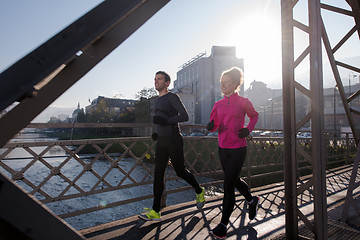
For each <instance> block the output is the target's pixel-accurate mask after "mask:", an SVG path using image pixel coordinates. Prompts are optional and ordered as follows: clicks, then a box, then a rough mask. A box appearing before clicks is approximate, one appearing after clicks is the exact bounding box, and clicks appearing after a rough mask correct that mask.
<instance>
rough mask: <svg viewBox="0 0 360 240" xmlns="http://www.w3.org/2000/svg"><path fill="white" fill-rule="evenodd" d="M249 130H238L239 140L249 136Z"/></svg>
mask: <svg viewBox="0 0 360 240" xmlns="http://www.w3.org/2000/svg"><path fill="white" fill-rule="evenodd" d="M249 133H250V132H249V129H247V128H242V129H240V130H239V134H238V135H239V138H245V137H247V136H249Z"/></svg>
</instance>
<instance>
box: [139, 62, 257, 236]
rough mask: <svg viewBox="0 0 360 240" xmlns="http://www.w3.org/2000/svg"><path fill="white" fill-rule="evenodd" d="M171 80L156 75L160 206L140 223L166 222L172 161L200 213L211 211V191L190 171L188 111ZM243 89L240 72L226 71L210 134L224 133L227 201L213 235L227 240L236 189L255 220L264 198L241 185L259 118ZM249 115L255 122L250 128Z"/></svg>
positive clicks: (222, 149)
mask: <svg viewBox="0 0 360 240" xmlns="http://www.w3.org/2000/svg"><path fill="white" fill-rule="evenodd" d="M170 81H171V79H170V76H169V75H168V74H167V73H166V72H163V71H159V72H157V73H156V74H155V82H154V84H155V89H156V90H157V91H158V92H159V98H158V99H157V100H156V103H155V115H154V117H153V123H154V124H156V125H157V133H156V134H153V135H152V137H153V139H154V140H157V144H156V153H155V173H154V184H153V186H154V188H153V192H154V202H153V206H152V208H145V210H144V212H142V213H141V214H140V215H139V217H140V218H141V219H144V220H151V221H159V220H161V209H160V203H161V196H162V193H163V191H164V173H165V169H166V166H167V164H168V161H169V158H171V163H172V165H173V168H174V170H175V172H176V174H177V176H179V177H181V178H182V179H184V180H185V181H186V182H187V183H188V184H190V185H191V186H192V187H193V188H194V190H195V195H196V206H197V208H198V209H201V208H203V206H204V205H205V196H204V195H205V189H204V187H201V186H200V185H199V183H198V182H197V181H196V179H195V177H194V175H193V174H192V173H191V172H189V171H188V170H187V169H186V168H185V165H184V152H183V145H184V144H183V138H182V135H181V134H180V130H179V125H178V123H179V122H186V121H188V114H187V111H186V109H185V107H184V105H183V103H182V102H181V100H180V98H179V97H178V95H176V94H174V93H171V92H170V91H169V90H168V87H169V84H170ZM242 83H243V72H242V70H241V69H239V68H237V67H234V68H231V69H229V70H227V71H224V72H223V73H222V75H221V78H220V86H221V91H222V93H223V95H224V98H223V99H222V100H219V101H218V102H216V103H215V104H214V107H213V109H212V111H211V114H210V121H209V123H208V124H207V129H208V130H209V131H212V132H213V131H216V130H218V141H219V156H220V162H221V166H222V168H223V171H224V198H223V204H222V218H221V221H220V223H219V224H218V225H217V227H215V228H214V229H212V230H211V231H210V234H212V235H213V236H215V237H217V238H220V239H223V238H226V232H227V224H228V223H229V218H230V215H231V213H232V212H233V209H234V205H235V192H234V191H235V188H237V189H238V190H239V192H240V193H241V194H242V195H243V196H244V197H245V199H246V201H247V202H248V205H249V218H250V220H252V219H254V218H255V216H256V211H257V206H258V204H259V197H258V196H252V195H251V193H250V191H249V187H248V185H247V184H246V182H244V181H243V180H241V179H240V177H239V176H240V173H241V169H242V167H243V165H244V162H245V158H246V146H247V143H246V137H247V136H248V135H249V133H250V132H251V131H252V130H253V129H254V127H255V124H256V122H257V120H258V113H257V112H256V111H255V109H254V107H253V105H252V103H251V102H250V101H249V100H248V99H247V98H243V97H241V96H239V95H238V93H237V91H238V89H239V87H240V86H241V84H242ZM245 115H247V116H248V117H249V118H250V121H249V123H248V125H247V126H246V127H244V123H245Z"/></svg>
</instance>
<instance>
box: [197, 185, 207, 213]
mask: <svg viewBox="0 0 360 240" xmlns="http://www.w3.org/2000/svg"><path fill="white" fill-rule="evenodd" d="M201 189H202V192H201V193H199V194H196V207H197V209H201V208H203V207H204V205H205V188H204V187H201Z"/></svg>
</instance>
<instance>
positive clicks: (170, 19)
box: [0, 0, 360, 109]
mask: <svg viewBox="0 0 360 240" xmlns="http://www.w3.org/2000/svg"><path fill="white" fill-rule="evenodd" d="M101 2H102V1H99V0H76V1H74V0H61V1H49V0H32V1H28V0H11V1H0V34H1V38H0V72H2V71H4V70H5V69H7V68H8V67H9V66H11V65H12V64H13V63H15V62H16V61H17V60H19V59H21V57H23V56H25V55H26V54H27V53H29V52H31V51H32V50H34V49H35V48H36V47H38V46H39V45H41V44H42V43H44V42H45V41H46V40H48V39H49V38H51V37H52V36H53V35H55V34H56V33H58V32H59V31H61V30H62V29H64V28H65V27H66V26H68V25H69V24H71V23H72V22H73V21H75V20H76V19H78V18H79V17H80V16H82V15H83V14H85V13H86V12H87V11H89V10H91V9H92V8H94V7H95V6H97V5H98V4H99V3H101ZM321 2H322V3H330V4H332V5H333V4H334V3H336V4H337V6H338V7H342V8H345V9H350V8H349V7H348V6H347V4H346V2H345V0H344V1H341V0H328V1H321ZM306 8H307V1H305V0H300V1H299V3H298V4H297V6H296V7H295V9H294V18H296V19H299V20H300V21H304V22H306V19H307V15H306V14H307V10H306ZM323 12H324V14H323V19H324V22H325V25H326V27H327V28H329V29H330V28H331V29H330V31H329V32H328V34H329V37H330V39H335V40H331V44H332V46H334V44H336V43H337V42H338V41H339V40H340V38H341V37H342V36H343V35H344V34H345V33H346V32H347V31H348V30H349V29H350V28H351V27H352V26H353V25H354V22H353V19H352V18H350V17H344V16H340V15H339V14H334V13H327V11H323ZM280 14H281V12H280V0H226V1H220V0H171V1H170V2H169V3H168V4H167V5H165V6H164V7H163V8H162V9H161V10H160V11H159V12H157V13H156V14H155V15H154V16H153V17H152V18H150V19H149V20H148V21H147V22H146V23H145V24H144V25H143V26H142V27H140V28H139V29H138V30H137V31H136V32H135V33H134V34H132V35H131V36H130V37H129V38H128V39H127V40H125V41H124V42H123V43H122V44H121V45H120V46H119V47H118V48H116V49H115V50H114V51H113V52H112V53H111V54H109V55H108V56H107V57H106V58H105V59H104V60H103V61H101V62H100V63H99V64H98V65H97V66H95V67H94V68H93V69H92V70H91V71H90V72H89V73H87V74H86V75H85V76H84V77H83V78H82V79H80V80H79V81H78V82H77V83H76V84H75V85H73V86H72V87H71V88H70V89H69V90H68V91H66V92H65V93H64V94H63V95H62V96H61V97H60V98H58V99H57V100H56V101H55V102H53V103H52V105H51V106H52V107H58V108H73V109H75V108H76V106H77V105H78V103H80V106H81V107H85V106H86V105H89V99H90V100H93V99H94V98H96V97H98V96H105V97H118V98H126V99H134V98H135V94H136V93H137V92H139V91H140V90H141V89H143V88H145V87H146V88H151V87H153V79H154V74H155V72H156V71H158V70H164V71H166V72H168V73H169V74H170V75H171V77H172V79H173V80H175V79H176V73H177V71H178V70H179V67H180V66H181V65H182V64H183V63H185V62H187V61H189V60H190V59H192V58H193V57H194V56H196V55H197V54H199V53H202V52H206V54H207V56H209V55H210V53H211V47H212V46H235V47H236V49H237V57H238V58H244V74H245V83H244V84H245V86H244V87H245V89H247V88H248V87H249V84H250V83H251V82H252V81H254V80H256V81H262V82H264V83H266V84H267V86H268V87H270V88H281V85H282V80H281V16H280ZM348 42H349V43H347V46H346V47H344V50H342V51H339V52H337V53H336V57H338V58H340V59H346V60H347V61H348V63H351V64H357V66H359V65H360V57H359V56H360V54H359V53H360V44H359V39H358V38H356V35H355V36H353V37H352V38H351V39H350V40H349V41H348ZM295 43H296V45H297V47H296V49H295V55H298V54H300V53H301V51H303V50H304V48H306V46H307V44H308V41H307V35H306V34H303V33H301V31H295ZM324 56H325V55H324ZM323 61H324V64H326V61H327V60H326V59H325V58H324V59H323ZM305 65H306V64H305ZM327 68H328V67H327V66H324V86H325V87H330V86H334V85H335V81H334V79H331V76H330V74H327V73H326V69H327ZM307 72H308V69H307V67H306V66H303V67H302V66H299V68H298V69H297V71H296V75H297V76H298V77H299V79H300V80H299V81H300V82H301V81H304V82H303V84H304V86H307V85H308V82H307V80H306V79H308V78H307V77H305V75H306V73H307ZM341 74H342V77H344V78H348V76H349V74H350V72H349V70H346V71H345V70H344V71H343V72H341ZM302 76H304V77H303V80H301V79H302ZM171 86H172V85H171ZM171 86H170V87H171Z"/></svg>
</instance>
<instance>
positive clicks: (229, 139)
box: [210, 93, 259, 148]
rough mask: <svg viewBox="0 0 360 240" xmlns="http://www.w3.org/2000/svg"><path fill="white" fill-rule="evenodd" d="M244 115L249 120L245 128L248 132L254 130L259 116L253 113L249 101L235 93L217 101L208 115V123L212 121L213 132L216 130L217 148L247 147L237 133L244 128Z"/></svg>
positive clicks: (244, 140)
mask: <svg viewBox="0 0 360 240" xmlns="http://www.w3.org/2000/svg"><path fill="white" fill-rule="evenodd" d="M245 114H246V115H248V117H249V118H250V122H249V124H248V125H247V126H246V127H247V129H249V132H251V131H252V130H254V128H255V125H256V123H257V121H258V118H259V114H258V112H256V111H255V109H254V107H253V105H252V103H251V102H250V100H249V99H247V98H244V97H241V96H239V95H238V94H237V93H234V94H232V95H231V96H230V97H227V96H224V98H223V99H221V100H219V101H217V102H216V103H215V104H214V107H213V109H212V111H211V114H210V121H212V120H214V128H213V129H212V130H211V131H212V132H214V131H215V130H216V129H217V128H219V130H218V138H219V147H221V148H240V147H245V146H247V142H246V138H239V136H238V131H239V130H240V129H242V128H244V123H245Z"/></svg>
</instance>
